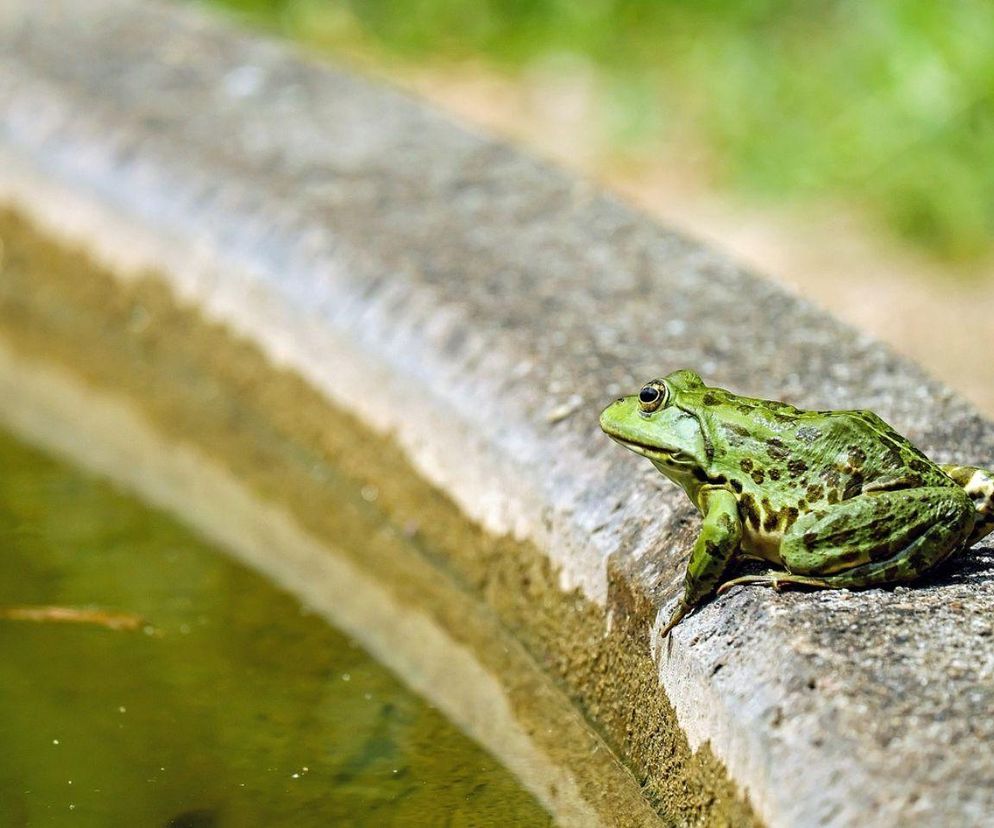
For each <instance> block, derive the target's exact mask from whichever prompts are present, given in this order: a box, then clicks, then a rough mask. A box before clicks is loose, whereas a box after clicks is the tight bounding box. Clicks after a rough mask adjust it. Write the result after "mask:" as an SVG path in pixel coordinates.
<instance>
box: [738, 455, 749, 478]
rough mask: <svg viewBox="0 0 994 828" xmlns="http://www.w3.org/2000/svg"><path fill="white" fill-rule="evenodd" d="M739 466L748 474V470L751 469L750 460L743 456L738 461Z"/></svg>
mask: <svg viewBox="0 0 994 828" xmlns="http://www.w3.org/2000/svg"><path fill="white" fill-rule="evenodd" d="M739 466H740V468H741V469H742V471H744V472H745V473H746V474H748V473H749V472H751V471H752V460H750V459H749V458H748V457H743V458H742V459H741V460H740V461H739Z"/></svg>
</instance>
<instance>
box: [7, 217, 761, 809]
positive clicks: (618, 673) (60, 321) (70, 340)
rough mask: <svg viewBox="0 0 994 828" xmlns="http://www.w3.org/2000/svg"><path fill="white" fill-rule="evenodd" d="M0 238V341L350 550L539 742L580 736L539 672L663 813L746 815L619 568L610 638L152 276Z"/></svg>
mask: <svg viewBox="0 0 994 828" xmlns="http://www.w3.org/2000/svg"><path fill="white" fill-rule="evenodd" d="M0 240H2V242H3V249H2V255H3V260H2V276H3V278H2V280H0V334H2V335H4V336H5V338H8V339H9V340H10V341H11V342H12V343H13V344H14V345H15V346H16V348H17V349H19V350H21V351H22V352H23V353H25V354H26V355H30V356H33V357H40V358H44V359H45V360H48V361H52V362H55V363H58V364H60V365H62V366H64V367H66V368H68V369H70V370H71V371H72V372H73V373H74V374H76V375H77V376H80V377H81V378H84V379H85V380H86V381H87V382H89V383H91V384H92V385H93V386H95V387H97V388H104V389H113V390H114V391H115V392H116V393H119V394H120V393H123V394H125V395H126V396H127V397H128V398H129V399H131V400H132V401H133V402H134V404H135V405H137V406H138V407H140V409H141V410H142V412H143V414H144V415H145V416H146V417H147V418H148V419H149V420H150V421H152V422H153V423H154V424H155V425H156V427H157V429H159V430H160V431H161V432H163V433H164V434H166V435H169V436H170V437H171V438H173V439H175V440H177V441H182V442H186V443H192V444H195V445H196V446H197V447H198V448H199V449H200V450H202V451H204V452H205V453H207V454H208V455H209V456H211V457H212V458H214V459H215V460H218V461H220V462H222V463H223V464H225V465H226V466H227V467H228V468H229V469H230V470H231V471H232V472H233V473H234V474H236V475H237V476H238V477H239V478H240V479H241V480H243V481H244V482H246V484H248V485H250V486H251V488H252V489H253V490H255V491H256V492H257V493H258V494H260V495H261V496H263V497H264V498H266V499H267V500H270V501H272V502H276V503H279V504H281V505H284V506H286V507H287V508H288V509H289V510H290V511H292V513H293V514H294V515H295V516H296V518H297V519H298V520H299V521H300V523H301V524H302V525H303V526H305V527H306V528H307V529H308V530H309V531H311V532H313V533H314V534H315V535H317V536H319V537H321V538H325V539H327V540H328V541H330V542H332V543H334V545H335V546H336V547H338V548H341V549H345V550H352V551H353V554H354V556H355V560H354V562H355V563H358V564H360V565H361V566H363V567H365V568H367V569H368V570H369V571H370V572H372V573H374V574H375V575H376V577H377V578H379V579H381V580H382V581H384V582H386V583H389V585H390V587H391V589H392V590H393V591H394V593H395V595H397V597H398V599H399V600H401V601H405V602H409V603H412V604H415V605H419V606H423V607H424V608H426V609H427V610H428V611H430V612H431V613H432V614H433V615H434V617H435V618H436V620H437V621H438V622H439V623H441V624H442V625H443V626H444V627H446V629H447V630H448V631H449V632H450V634H451V635H452V636H453V637H454V638H456V639H457V640H461V641H464V642H465V643H466V644H467V645H468V646H470V647H472V648H473V649H474V651H475V652H476V653H477V655H478V657H479V658H480V659H481V661H482V662H483V663H485V664H486V665H487V666H488V667H489V668H490V669H492V670H493V671H494V672H495V673H496V674H498V675H500V676H501V677H502V679H503V680H504V681H505V682H506V685H507V686H508V688H509V695H510V696H511V698H512V699H513V700H514V702H515V705H516V713H518V714H519V715H520V716H521V718H522V720H523V721H526V722H529V723H531V724H533V725H534V727H533V736H534V738H535V739H536V740H537V741H539V742H544V743H545V745H544V746H545V748H546V749H548V750H559V751H560V752H568V751H570V750H571V749H574V748H575V745H571V744H569V739H568V738H565V737H562V736H560V734H561V732H562V731H561V730H557V728H556V727H549V726H548V725H549V724H550V722H549V720H548V718H547V717H550V716H555V715H556V713H555V702H554V700H552V699H551V698H544V697H548V696H549V694H548V693H547V692H545V691H544V690H543V688H542V687H541V686H540V685H541V682H539V683H536V681H535V679H534V675H533V674H534V669H533V668H534V667H535V666H537V667H538V668H539V671H540V672H541V673H543V674H544V675H546V676H548V677H551V679H552V681H553V682H554V684H555V685H556V686H557V687H558V689H559V690H560V691H562V692H563V693H565V694H566V695H567V696H568V697H569V699H570V700H571V701H572V703H573V704H574V705H575V706H576V708H577V709H578V710H579V711H580V712H581V713H582V715H583V716H584V718H585V719H586V721H587V722H588V723H589V725H590V726H591V727H592V728H593V729H594V730H595V731H596V732H597V733H599V734H600V735H601V737H602V738H603V739H604V741H605V742H606V743H607V744H608V745H609V746H610V747H611V749H612V750H613V751H614V752H615V753H616V754H617V756H618V757H620V759H621V760H622V762H623V763H624V765H625V766H626V767H627V768H628V769H629V770H630V772H631V774H632V775H633V776H634V777H635V780H636V782H637V783H638V786H639V788H640V789H641V791H642V794H643V795H644V797H645V798H646V799H647V800H648V801H649V802H650V803H651V805H652V807H653V808H654V809H655V810H656V812H657V813H658V814H659V815H660V816H661V817H662V819H663V820H664V821H666V822H673V823H680V824H700V825H705V824H706V825H735V826H744V825H750V824H755V823H756V819H755V817H754V815H753V814H752V812H751V810H750V808H749V806H748V804H747V803H746V802H745V801H744V800H743V799H742V798H741V797H740V796H739V795H738V793H737V792H736V789H735V786H734V784H733V783H732V782H731V781H730V780H729V779H728V777H727V775H726V774H725V772H724V770H723V768H722V767H721V765H720V763H719V762H718V761H717V760H716V759H715V758H714V757H713V756H712V755H711V753H710V751H709V750H708V749H707V748H706V747H705V748H704V749H702V750H699V751H698V752H696V753H692V752H691V751H690V749H689V747H688V744H687V741H686V739H685V738H684V736H683V734H682V733H681V731H680V730H679V727H678V726H677V723H676V718H675V715H674V712H673V709H672V707H671V706H670V704H669V702H668V701H667V699H666V697H665V695H664V693H663V691H662V689H661V688H660V686H659V682H658V679H657V673H656V666H655V664H654V663H653V661H652V660H651V658H650V655H649V629H650V625H651V622H652V618H653V617H654V607H653V605H652V604H651V602H650V601H649V600H648V599H647V597H646V596H644V595H641V594H639V593H636V592H633V591H631V589H629V587H628V581H627V580H626V579H625V578H624V577H623V575H622V574H621V573H617V572H612V573H611V590H610V597H609V607H608V610H609V612H610V613H611V617H612V624H611V625H610V629H609V631H607V632H606V627H607V625H606V622H605V617H604V611H603V610H602V609H601V608H599V607H597V606H595V605H593V604H591V603H590V602H588V601H586V600H585V599H584V598H583V597H582V596H581V595H580V594H579V592H573V593H569V594H564V593H563V592H562V591H561V590H560V588H559V585H558V578H557V573H556V572H554V571H552V569H551V567H550V565H549V562H548V559H547V558H546V557H545V556H544V555H543V554H542V553H541V552H540V551H539V550H537V549H535V548H534V547H532V546H530V545H528V544H526V543H519V542H516V541H514V540H512V539H510V538H507V537H494V536H492V535H490V534H487V533H485V532H483V531H481V530H480V529H479V528H477V527H475V526H474V525H472V524H470V523H469V522H468V521H467V520H466V518H465V517H464V516H463V514H462V513H461V512H460V511H459V510H458V509H457V508H456V507H455V506H454V504H453V503H452V502H451V501H450V500H449V498H448V497H446V495H445V494H444V493H442V492H440V491H439V490H437V489H435V488H433V487H432V486H430V485H429V484H427V483H426V482H425V481H424V480H423V479H422V478H420V477H419V476H418V475H417V474H416V472H415V471H414V470H413V469H412V468H411V466H410V465H409V464H408V463H407V461H406V460H405V458H404V456H403V454H402V452H401V450H400V449H399V448H398V447H397V446H396V444H395V443H394V442H393V441H392V440H391V439H390V438H389V437H388V436H383V435H378V434H374V433H372V432H371V431H370V430H369V429H367V428H365V427H364V426H363V424H362V423H360V422H357V421H356V420H355V419H354V418H353V417H351V416H350V415H349V414H348V413H346V412H343V411H341V410H338V409H336V408H335V407H333V406H332V405H330V404H329V402H328V400H327V399H326V398H324V397H323V396H322V395H320V394H319V393H318V392H316V391H315V390H314V389H312V388H311V387H309V386H308V385H307V384H306V383H305V382H304V381H302V380H301V379H300V378H299V377H298V376H296V375H295V374H293V373H290V372H288V371H285V370H281V369H278V368H276V367H274V366H273V365H272V364H270V363H269V362H268V361H267V360H266V359H265V357H264V356H263V355H262V354H261V353H260V352H259V351H258V350H257V349H256V348H255V347H254V346H253V345H252V344H251V343H250V342H247V341H245V340H244V339H239V338H238V337H236V336H234V335H233V334H232V333H231V332H230V331H228V330H227V329H225V328H224V327H222V326H220V325H217V324H213V323H210V322H207V321H205V320H204V319H203V318H202V317H201V316H200V315H199V314H198V313H197V311H196V310H195V309H193V308H189V307H182V306H180V305H178V304H177V303H176V301H175V300H174V298H173V297H172V295H171V294H170V293H169V292H168V290H167V289H166V288H165V287H164V286H163V285H162V284H161V283H160V282H159V281H157V280H156V279H155V278H154V276H152V275H148V276H146V277H143V278H139V279H130V280H118V279H116V278H115V277H114V276H113V275H112V274H110V273H109V272H107V271H106V270H104V269H102V268H101V267H99V266H97V265H96V264H94V263H93V262H92V261H90V260H89V258H88V257H87V256H86V255H85V253H84V252H82V251H79V250H74V249H71V248H69V247H66V246H64V245H62V244H60V243H57V242H55V241H54V240H52V239H49V238H46V237H44V236H43V235H41V234H39V233H38V232H36V230H35V229H34V228H32V227H31V226H30V225H29V224H28V223H27V222H26V221H25V220H23V219H22V218H21V217H20V216H19V215H18V214H16V213H15V212H13V211H10V210H5V211H0ZM487 642H490V643H491V644H493V645H495V646H489V647H488V646H486V644H487ZM524 661H528V662H530V665H528V664H524ZM516 683H517V684H516ZM543 698H544V701H545V703H543ZM557 742H561V744H557ZM578 753H579V752H578ZM573 758H574V760H575V762H576V764H580V761H581V760H582V761H583V762H586V763H588V766H587V768H586V771H585V773H584V774H581V776H582V779H581V784H584V785H587V786H588V787H591V786H597V785H598V784H599V783H602V784H603V785H604V786H605V790H604V791H594V790H591V791H588V793H589V794H590V795H591V796H592V797H594V798H597V797H598V796H600V797H601V798H602V799H606V800H607V802H608V804H609V807H611V808H614V809H615V811H616V812H617V813H618V814H619V816H622V815H624V814H625V813H626V812H627V813H633V814H634V813H635V811H634V810H632V809H631V808H630V807H629V806H630V800H629V793H628V792H627V791H626V790H625V785H624V784H623V782H617V781H615V782H609V780H610V779H611V778H612V777H611V772H610V762H608V763H606V764H604V765H603V766H602V767H601V768H600V771H598V768H597V761H598V760H596V759H592V758H591V757H590V756H580V755H577V756H575V757H573ZM591 762H593V766H591V765H590V763H591ZM626 803H627V804H626ZM636 810H637V809H636ZM641 821H642V820H640V819H636V818H634V817H633V818H631V819H627V820H626V819H625V818H620V819H619V821H618V824H625V823H626V822H628V823H630V824H635V823H638V822H641Z"/></svg>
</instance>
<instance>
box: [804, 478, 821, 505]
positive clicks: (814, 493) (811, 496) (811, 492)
mask: <svg viewBox="0 0 994 828" xmlns="http://www.w3.org/2000/svg"><path fill="white" fill-rule="evenodd" d="M807 495H808V500H809V501H811V502H812V503H817V502H818V501H819V500H821V499H822V498H823V497H824V496H825V489H824V488H822V487H821V486H819V485H818V484H817V483H812V484H811V485H809V486H808V488H807Z"/></svg>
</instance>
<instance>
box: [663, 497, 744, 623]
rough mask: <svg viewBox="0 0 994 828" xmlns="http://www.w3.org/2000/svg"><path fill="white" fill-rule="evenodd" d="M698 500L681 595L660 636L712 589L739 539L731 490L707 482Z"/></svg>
mask: <svg viewBox="0 0 994 828" xmlns="http://www.w3.org/2000/svg"><path fill="white" fill-rule="evenodd" d="M697 502H698V505H699V506H700V508H701V512H702V513H703V515H704V523H703V525H702V526H701V533H700V535H698V536H697V542H696V543H695V544H694V549H693V551H692V552H691V553H690V562H689V563H688V564H687V574H686V575H685V576H684V590H683V598H681V599H680V603H679V604H678V605H677V608H676V610H674V612H673V615H672V616H671V617H670V620H669V622H668V623H667V624H666V626H665V627H664V628H663V631H662V633H661V635H663V636H666V635H669V632H670V630H672V629H673V628H674V627H675V626H676V625H677V624H678V623H679V622H680V619H682V618H683V617H684V616H685V615H687V613H689V612H690V611H691V610H692V609H693V608H694V607H696V606H697V605H698V604H699V603H700V602H701V601H703V600H704V599H705V598H707V597H708V596H709V595H710V594H711V593H712V592H713V591H714V588H715V587H716V586H717V585H718V581H719V580H721V576H722V574H723V573H724V571H725V569H726V567H727V566H728V562H729V561H730V560H731V559H732V556H733V555H734V554H735V552H736V551H737V550H738V548H739V541H741V540H742V521H741V520H740V519H739V509H738V502H737V501H736V499H735V495H734V494H732V492H730V491H728V490H727V489H716V488H711V487H707V486H706V487H704V488H703V489H701V492H700V494H699V495H698V498H697Z"/></svg>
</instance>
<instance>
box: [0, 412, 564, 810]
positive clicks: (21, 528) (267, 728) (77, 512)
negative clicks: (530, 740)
mask: <svg viewBox="0 0 994 828" xmlns="http://www.w3.org/2000/svg"><path fill="white" fill-rule="evenodd" d="M0 470H2V471H0V548H2V554H0V607H5V606H12V605H25V604H38V605H64V606H75V607H83V606H98V607H101V608H104V609H108V610H115V611H118V612H128V613H137V614H139V615H141V616H142V617H143V618H145V619H147V620H148V622H149V624H150V628H148V629H146V630H145V631H131V632H125V631H111V630H108V629H104V628H101V627H98V626H93V625H79V624H56V623H33V622H25V621H11V620H0V825H2V826H4V828H7V826H22V825H31V826H50V825H51V826H60V825H73V826H101V828H105V827H106V826H173V828H208V826H256V825H258V826H281V825H287V826H312V825H314V826H326V825H327V826H337V825H376V826H380V825H548V824H549V817H548V816H547V815H546V814H545V812H543V811H542V810H541V808H540V807H539V805H538V804H537V803H536V802H535V800H534V799H533V798H532V797H531V795H530V794H528V793H527V792H526V791H524V790H523V789H522V788H521V787H520V785H519V784H518V783H517V782H516V780H515V779H514V778H513V777H512V776H511V775H510V773H509V772H508V771H506V770H505V769H504V768H503V767H501V766H500V765H499V764H498V763H497V762H496V761H495V760H494V759H493V758H492V757H491V756H490V755H489V754H487V753H486V752H485V751H484V750H483V749H482V748H480V747H479V746H478V745H477V744H475V743H474V742H472V741H471V740H470V739H468V738H467V737H466V736H465V735H463V734H462V733H461V732H459V731H458V730H457V729H456V728H455V727H454V726H453V725H452V724H451V723H450V722H448V721H447V720H446V719H445V718H444V717H443V716H442V715H441V714H440V713H438V712H437V711H436V710H434V709H433V708H432V707H431V706H430V705H428V704H427V703H426V702H425V701H424V700H423V699H421V698H420V697H418V696H415V695H413V694H412V693H410V692H409V691H408V690H406V689H405V687H404V686H403V685H402V684H400V682H399V681H398V680H397V679H396V678H395V677H394V676H393V675H392V674H390V673H389V672H387V671H386V670H385V669H384V668H383V667H381V666H380V665H379V664H377V663H376V662H375V661H374V660H373V659H372V658H371V657H370V656H369V655H368V654H367V653H366V652H364V651H363V650H362V649H361V648H360V647H358V646H357V645H356V644H355V643H354V642H352V641H350V640H349V639H348V638H347V637H346V636H344V635H342V634H341V633H339V632H337V631H336V630H334V629H332V628H329V627H328V626H327V625H326V624H325V623H324V622H323V621H322V620H320V619H318V618H317V617H315V616H313V615H311V614H309V613H307V612H305V611H304V610H303V609H302V608H301V606H300V605H299V604H298V603H297V602H296V601H295V599H294V598H293V597H291V596H289V595H287V594H286V593H284V592H282V591H280V590H278V589H277V588H275V587H274V586H273V585H271V584H270V583H268V582H267V581H265V580H264V579H262V578H261V577H259V576H258V575H256V574H254V573H253V572H251V571H249V570H246V569H245V568H244V567H241V566H239V565H238V564H236V563H234V562H233V561H231V560H229V559H228V558H226V557H225V556H224V555H222V554H220V553H218V552H217V551H216V550H215V549H213V548H211V547H210V546H209V545H207V544H205V543H204V542H203V541H201V540H199V539H198V538H197V537H196V536H194V535H193V534H191V533H190V532H189V531H188V530H186V529H185V528H184V527H183V526H181V525H180V524H178V523H177V522H176V521H174V520H172V519H171V518H169V517H167V516H166V515H164V514H162V513H160V512H157V511H155V510H153V509H150V508H148V507H147V506H145V505H143V504H142V503H141V502H139V501H137V500H135V499H134V498H133V497H131V496H128V495H126V494H123V493H122V492H120V491H118V490H116V489H115V488H113V487H112V486H110V485H108V484H107V483H104V482H101V481H100V480H97V479H95V478H93V477H90V476H88V475H86V474H84V473H82V472H80V471H78V470H76V469H74V468H72V467H69V466H66V465H64V464H62V463H60V462H57V461H54V460H52V459H51V458H49V457H46V456H45V455H43V454H41V453H39V452H37V451H35V450H33V449H29V448H27V447H26V446H24V445H22V444H20V443H18V442H17V441H15V440H14V439H12V438H11V437H10V436H9V435H7V434H6V433H4V432H2V431H0Z"/></svg>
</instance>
